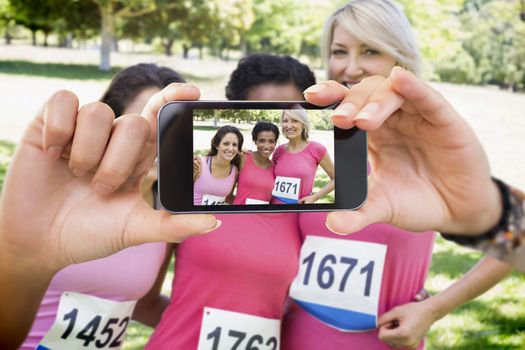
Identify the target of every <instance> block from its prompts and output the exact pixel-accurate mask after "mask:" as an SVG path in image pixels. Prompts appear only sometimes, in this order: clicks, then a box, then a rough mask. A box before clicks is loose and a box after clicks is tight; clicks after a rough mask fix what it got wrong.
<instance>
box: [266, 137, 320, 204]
mask: <svg viewBox="0 0 525 350" xmlns="http://www.w3.org/2000/svg"><path fill="white" fill-rule="evenodd" d="M326 153H327V149H326V147H325V146H324V145H322V144H320V143H318V142H315V141H309V142H308V145H307V146H306V148H305V149H304V150H302V151H301V152H298V153H290V152H288V151H286V144H284V145H280V146H279V147H277V148H276V149H275V152H274V154H273V157H272V160H273V162H274V163H275V171H274V173H275V176H286V177H293V178H299V179H301V184H300V190H299V198H302V197H305V196H308V195H310V193H312V189H313V188H314V180H315V173H316V171H317V167H318V165H319V162H321V159H323V157H324V156H325V154H326ZM272 203H282V202H281V201H280V200H278V199H276V198H274V199H273V200H272Z"/></svg>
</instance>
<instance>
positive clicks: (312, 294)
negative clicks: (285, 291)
mask: <svg viewBox="0 0 525 350" xmlns="http://www.w3.org/2000/svg"><path fill="white" fill-rule="evenodd" d="M386 250H387V247H386V246H385V245H383V244H377V243H368V242H359V241H350V240H343V239H336V238H326V237H317V236H307V237H306V240H305V241H304V243H303V245H302V248H301V257H300V261H299V262H300V265H299V273H298V275H297V277H296V278H295V280H294V281H293V283H292V285H291V287H290V296H291V297H292V298H293V299H295V300H296V302H297V303H298V304H299V305H300V306H301V307H302V308H303V309H304V310H305V311H307V312H308V313H309V314H311V315H312V316H314V317H315V318H317V319H319V320H320V321H322V322H323V323H326V324H327V325H329V326H331V327H334V328H337V329H339V330H342V331H348V332H360V331H367V330H370V329H374V328H377V312H378V305H379V294H380V290H381V281H382V276H383V267H384V264H385V255H386Z"/></svg>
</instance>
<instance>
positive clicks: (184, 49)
mask: <svg viewBox="0 0 525 350" xmlns="http://www.w3.org/2000/svg"><path fill="white" fill-rule="evenodd" d="M189 51H190V47H189V46H188V45H182V57H183V58H184V59H187V58H188V53H189Z"/></svg>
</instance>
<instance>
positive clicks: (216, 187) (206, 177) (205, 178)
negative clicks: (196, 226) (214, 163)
mask: <svg viewBox="0 0 525 350" xmlns="http://www.w3.org/2000/svg"><path fill="white" fill-rule="evenodd" d="M207 158H208V157H200V159H201V174H200V176H199V178H198V179H197V180H195V182H194V183H193V205H200V204H201V202H202V197H203V196H204V195H205V194H208V195H212V196H217V197H226V196H228V195H229V194H230V192H231V191H232V189H233V186H234V185H235V179H236V177H237V167H236V166H233V165H232V170H231V172H230V175H228V176H227V177H223V178H217V177H215V176H213V175H212V173H211V172H210V168H209V167H208V163H207V162H206V159H207Z"/></svg>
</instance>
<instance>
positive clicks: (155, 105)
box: [137, 83, 200, 172]
mask: <svg viewBox="0 0 525 350" xmlns="http://www.w3.org/2000/svg"><path fill="white" fill-rule="evenodd" d="M199 97H200V91H199V88H197V87H196V86H195V85H191V84H184V83H171V84H170V85H168V86H166V87H165V88H164V89H162V90H161V91H159V92H157V93H156V94H154V95H153V96H152V97H151V98H150V99H149V100H148V103H147V104H146V107H144V109H143V110H142V113H141V115H142V116H143V117H144V118H145V119H146V120H147V121H148V122H149V124H150V131H149V135H148V142H147V144H146V146H145V147H144V150H143V155H142V158H141V160H140V162H139V164H138V165H137V169H138V170H140V171H141V172H147V171H148V170H149V169H150V168H151V165H152V163H153V160H154V159H155V156H156V153H157V116H158V113H159V111H160V110H161V108H162V106H164V105H165V104H166V103H168V102H171V101H192V100H198V99H199Z"/></svg>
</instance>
